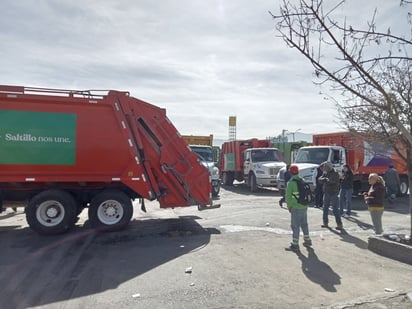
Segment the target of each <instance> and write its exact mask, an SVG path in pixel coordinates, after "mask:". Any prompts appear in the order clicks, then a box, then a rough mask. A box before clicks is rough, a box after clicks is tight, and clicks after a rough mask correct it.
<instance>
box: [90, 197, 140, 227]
mask: <svg viewBox="0 0 412 309" xmlns="http://www.w3.org/2000/svg"><path fill="white" fill-rule="evenodd" d="M132 215H133V204H132V201H131V199H130V198H129V197H128V196H127V195H126V194H125V193H123V192H121V191H117V190H107V191H103V192H101V193H99V194H97V195H96V196H95V197H94V198H93V199H92V201H91V202H90V206H89V220H90V224H91V226H92V227H93V228H96V229H99V230H104V231H118V230H121V229H123V228H125V227H126V226H127V224H128V223H129V222H130V219H131V218H132Z"/></svg>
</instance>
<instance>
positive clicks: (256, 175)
mask: <svg viewBox="0 0 412 309" xmlns="http://www.w3.org/2000/svg"><path fill="white" fill-rule="evenodd" d="M285 166H286V163H284V162H282V161H281V159H280V153H279V150H278V149H277V148H249V149H246V150H245V151H244V152H243V177H244V180H245V184H246V185H247V186H249V187H250V189H251V191H252V192H253V191H256V188H257V186H262V187H276V185H277V181H278V178H277V176H278V172H279V170H280V169H281V168H283V167H285Z"/></svg>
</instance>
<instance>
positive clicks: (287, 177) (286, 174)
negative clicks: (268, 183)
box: [279, 164, 292, 207]
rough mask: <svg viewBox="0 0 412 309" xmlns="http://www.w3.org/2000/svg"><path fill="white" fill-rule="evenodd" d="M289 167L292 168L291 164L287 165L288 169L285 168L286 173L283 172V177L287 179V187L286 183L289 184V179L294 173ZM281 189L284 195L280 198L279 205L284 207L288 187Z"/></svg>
mask: <svg viewBox="0 0 412 309" xmlns="http://www.w3.org/2000/svg"><path fill="white" fill-rule="evenodd" d="M289 168H290V164H288V165H286V170H285V173H284V174H283V179H284V180H285V188H286V185H287V184H288V181H289V180H290V178H291V177H292V175H291V174H290V171H289ZM279 191H280V194H281V195H282V198H281V199H280V200H279V206H280V207H283V203H284V202H285V194H286V189H280V190H279Z"/></svg>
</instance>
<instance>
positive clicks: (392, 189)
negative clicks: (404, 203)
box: [383, 163, 401, 204]
mask: <svg viewBox="0 0 412 309" xmlns="http://www.w3.org/2000/svg"><path fill="white" fill-rule="evenodd" d="M383 179H384V180H385V185H386V194H387V197H388V201H389V203H391V204H392V203H393V202H394V201H395V200H396V195H397V194H398V192H399V186H400V183H401V180H400V178H399V173H398V171H397V170H396V169H395V168H394V166H393V164H392V163H391V164H389V168H388V169H387V170H386V171H385V174H384V175H383Z"/></svg>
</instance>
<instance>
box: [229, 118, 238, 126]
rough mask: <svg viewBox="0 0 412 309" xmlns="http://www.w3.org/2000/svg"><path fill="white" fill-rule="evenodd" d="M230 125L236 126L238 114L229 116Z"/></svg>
mask: <svg viewBox="0 0 412 309" xmlns="http://www.w3.org/2000/svg"><path fill="white" fill-rule="evenodd" d="M229 126H231V127H235V126H236V116H229Z"/></svg>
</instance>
